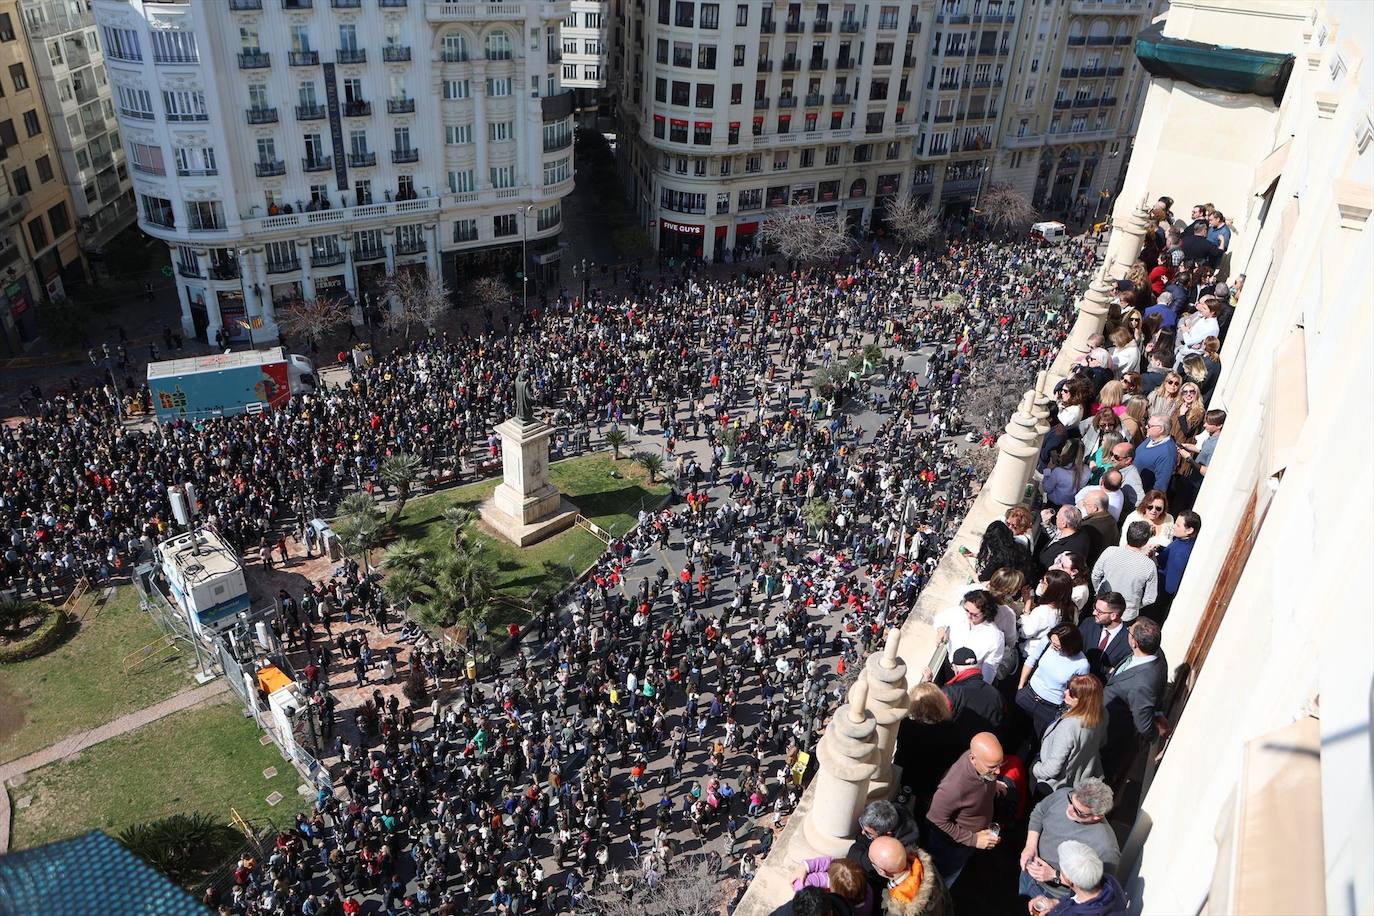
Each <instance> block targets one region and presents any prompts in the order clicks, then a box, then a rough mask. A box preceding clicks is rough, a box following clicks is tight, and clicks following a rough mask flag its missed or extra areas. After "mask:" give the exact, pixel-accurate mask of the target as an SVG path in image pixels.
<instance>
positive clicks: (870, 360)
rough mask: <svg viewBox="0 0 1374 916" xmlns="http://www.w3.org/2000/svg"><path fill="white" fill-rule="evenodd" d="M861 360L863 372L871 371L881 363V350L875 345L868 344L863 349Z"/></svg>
mask: <svg viewBox="0 0 1374 916" xmlns="http://www.w3.org/2000/svg"><path fill="white" fill-rule="evenodd" d="M863 360H864V370H865V371H868V370H871V369H872V368H873V367H874V366H877V365H879V364H880V363H881V362H882V361H883V348H882V347H880V346H878V345H877V344H875V343H871V344H868V345H867V346H866V347H864V349H863Z"/></svg>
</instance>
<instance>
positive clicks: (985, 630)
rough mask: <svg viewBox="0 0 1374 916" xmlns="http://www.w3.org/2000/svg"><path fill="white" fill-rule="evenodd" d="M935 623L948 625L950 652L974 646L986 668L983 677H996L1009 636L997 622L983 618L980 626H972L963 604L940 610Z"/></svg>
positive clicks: (991, 678)
mask: <svg viewBox="0 0 1374 916" xmlns="http://www.w3.org/2000/svg"><path fill="white" fill-rule="evenodd" d="M935 626H936V628H939V627H948V628H949V654H950V656H951V657H953V655H954V650H955V649H962V648H969V649H972V650H973V654H974V656H976V657H977V659H978V664H979V666H980V667H981V668H982V669H983V680H985V681H987V682H988V683H989V684H991V683H992V682H993V681H995V680H996V679H997V672H998V669H999V668H1001V666H1002V655H1003V654H1004V653H1005V652H1006V648H1007V640H1006V637H1005V636H1003V635H1002V631H1001V630H1000V629H998V627H997V624H996V623H990V622H988V621H986V620H985V621H983V622H982V623H980V624H978V625H977V626H969V622H968V613H967V612H966V611H965V610H964V606H963V605H962V604H960V605H957V606H955V607H952V608H948V609H946V610H943V611H941V612H940V613H938V614H936V615H935Z"/></svg>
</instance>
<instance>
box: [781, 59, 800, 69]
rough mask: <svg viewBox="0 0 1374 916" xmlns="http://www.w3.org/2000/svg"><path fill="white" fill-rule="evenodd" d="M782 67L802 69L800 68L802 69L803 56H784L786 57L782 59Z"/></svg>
mask: <svg viewBox="0 0 1374 916" xmlns="http://www.w3.org/2000/svg"><path fill="white" fill-rule="evenodd" d="M782 69H783V70H784V71H788V70H800V69H801V58H799V57H784V58H783V59H782Z"/></svg>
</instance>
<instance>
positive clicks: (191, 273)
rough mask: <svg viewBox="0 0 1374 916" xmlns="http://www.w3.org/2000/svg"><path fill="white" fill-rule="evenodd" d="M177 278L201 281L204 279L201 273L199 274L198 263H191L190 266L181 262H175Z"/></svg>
mask: <svg viewBox="0 0 1374 916" xmlns="http://www.w3.org/2000/svg"><path fill="white" fill-rule="evenodd" d="M177 276H178V277H185V278H186V279H187V280H203V279H205V278H204V277H203V276H202V275H201V272H200V264H199V263H196V262H192V263H190V264H185V263H183V262H181V261H178V262H177Z"/></svg>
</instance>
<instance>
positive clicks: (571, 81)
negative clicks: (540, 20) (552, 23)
mask: <svg viewBox="0 0 1374 916" xmlns="http://www.w3.org/2000/svg"><path fill="white" fill-rule="evenodd" d="M609 18H610V3H609V2H608V0H572V11H571V12H570V13H568V18H566V19H564V20H563V34H562V39H561V50H560V51H559V55H558V56H559V59H560V61H561V64H562V67H563V87H564V88H565V89H571V90H572V91H573V97H574V98H575V99H576V102H577V110H578V111H580V112H595V111H596V110H597V109H598V108H599V107H600V106H601V103H602V100H603V98H604V96H605V94H606V63H607V59H608V57H609V55H608V54H607V51H608V47H607V46H608V44H609V42H610V34H609V31H608V29H609V25H610V24H609V22H607V20H608V19H609Z"/></svg>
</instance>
